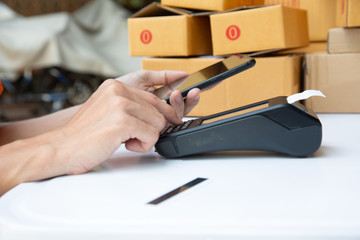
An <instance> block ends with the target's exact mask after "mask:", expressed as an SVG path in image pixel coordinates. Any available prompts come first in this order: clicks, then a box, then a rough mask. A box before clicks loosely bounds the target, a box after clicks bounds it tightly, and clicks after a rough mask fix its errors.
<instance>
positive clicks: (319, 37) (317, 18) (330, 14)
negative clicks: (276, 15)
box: [265, 0, 336, 41]
mask: <svg viewBox="0 0 360 240" xmlns="http://www.w3.org/2000/svg"><path fill="white" fill-rule="evenodd" d="M265 4H283V5H285V6H289V7H294V8H300V9H304V10H306V11H307V13H308V23H309V37H310V41H326V38H327V32H328V30H329V29H330V28H334V27H336V18H335V14H336V0H291V1H289V0H265Z"/></svg>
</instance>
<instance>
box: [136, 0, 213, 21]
mask: <svg viewBox="0 0 360 240" xmlns="http://www.w3.org/2000/svg"><path fill="white" fill-rule="evenodd" d="M211 13H212V12H209V11H197V10H193V9H191V10H189V9H184V8H176V7H168V6H164V5H161V4H160V3H157V2H153V3H151V4H149V5H147V6H146V7H144V8H142V9H141V10H139V11H138V12H136V13H134V14H133V15H132V16H131V18H137V17H155V16H168V15H189V16H208V15H210V14H211Z"/></svg>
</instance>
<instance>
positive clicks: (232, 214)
mask: <svg viewBox="0 0 360 240" xmlns="http://www.w3.org/2000/svg"><path fill="white" fill-rule="evenodd" d="M319 118H320V120H321V122H322V124H323V142H322V146H321V147H320V149H319V150H318V151H317V152H316V153H315V154H314V155H313V156H312V157H309V158H294V157H289V156H286V155H281V154H275V153H263V152H231V153H221V154H220V153H217V154H208V155H203V156H196V157H189V158H186V159H185V158H184V159H177V160H165V159H163V158H161V157H160V156H159V155H157V153H155V152H150V153H147V154H135V153H131V152H127V151H125V150H124V149H122V148H120V149H119V151H118V152H117V153H116V154H115V155H114V156H113V157H112V158H111V159H109V160H108V161H106V162H105V163H104V164H103V165H102V169H100V170H97V171H93V172H90V173H87V174H83V175H78V176H63V177H57V178H53V179H50V180H46V181H40V182H33V183H24V184H21V185H19V186H18V187H16V188H14V189H12V190H11V191H9V192H8V193H7V194H5V195H4V196H3V197H1V198H0V239H1V240H8V239H27V240H29V239H37V240H39V239H157V240H159V239H160V240H162V239H221V240H224V239H360V157H359V156H360V144H359V142H360V114H320V115H319ZM197 177H204V178H208V180H206V181H204V182H203V183H200V184H199V185H197V186H195V187H193V188H191V189H189V190H187V191H185V192H182V193H180V194H178V195H176V196H175V197H173V198H170V199H169V200H167V201H164V202H163V203H161V204H159V205H149V204H147V202H149V201H150V200H153V199H154V198H156V197H159V196H160V195H163V194H164V193H167V192H169V191H171V190H173V189H175V188H177V187H179V186H181V185H183V184H185V183H187V182H189V181H191V180H193V179H194V178H197Z"/></svg>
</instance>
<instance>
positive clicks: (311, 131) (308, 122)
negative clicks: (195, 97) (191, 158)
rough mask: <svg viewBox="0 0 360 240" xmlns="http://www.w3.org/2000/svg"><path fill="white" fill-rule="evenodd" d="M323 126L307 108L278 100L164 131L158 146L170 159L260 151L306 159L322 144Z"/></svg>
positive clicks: (208, 117) (193, 121)
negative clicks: (228, 152) (216, 153)
mask: <svg viewBox="0 0 360 240" xmlns="http://www.w3.org/2000/svg"><path fill="white" fill-rule="evenodd" d="M321 140H322V126H321V122H320V121H319V119H318V117H317V116H316V114H315V113H314V112H313V111H312V110H311V109H308V108H306V107H305V106H304V105H302V104H300V103H298V102H295V103H292V104H289V103H288V102H287V98H286V97H276V98H272V99H268V100H265V101H261V102H258V103H254V104H250V105H247V106H243V107H239V108H235V109H232V110H228V111H224V112H220V113H217V114H213V115H209V116H206V117H201V118H196V119H193V120H190V121H187V122H184V123H183V124H182V125H179V126H169V127H168V128H166V129H164V130H163V131H162V132H161V134H160V138H159V140H158V142H157V143H156V145H155V148H156V151H157V152H158V153H159V154H160V155H162V156H164V157H168V158H176V157H182V156H188V155H193V154H199V153H206V152H216V151H234V150H235V151H236V150H259V151H271V152H278V153H284V154H288V155H292V156H298V157H306V156H308V155H310V154H312V153H313V152H315V151H316V150H317V149H318V148H319V147H320V145H321Z"/></svg>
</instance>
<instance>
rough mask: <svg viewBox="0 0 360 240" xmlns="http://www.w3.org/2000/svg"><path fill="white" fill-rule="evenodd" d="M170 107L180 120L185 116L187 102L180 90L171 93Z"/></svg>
mask: <svg viewBox="0 0 360 240" xmlns="http://www.w3.org/2000/svg"><path fill="white" fill-rule="evenodd" d="M170 105H171V106H172V107H173V109H174V110H175V112H176V114H177V116H178V117H179V118H182V117H183V116H184V109H185V102H184V100H183V96H182V95H181V92H180V91H179V90H175V91H173V92H172V93H171V95H170Z"/></svg>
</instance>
